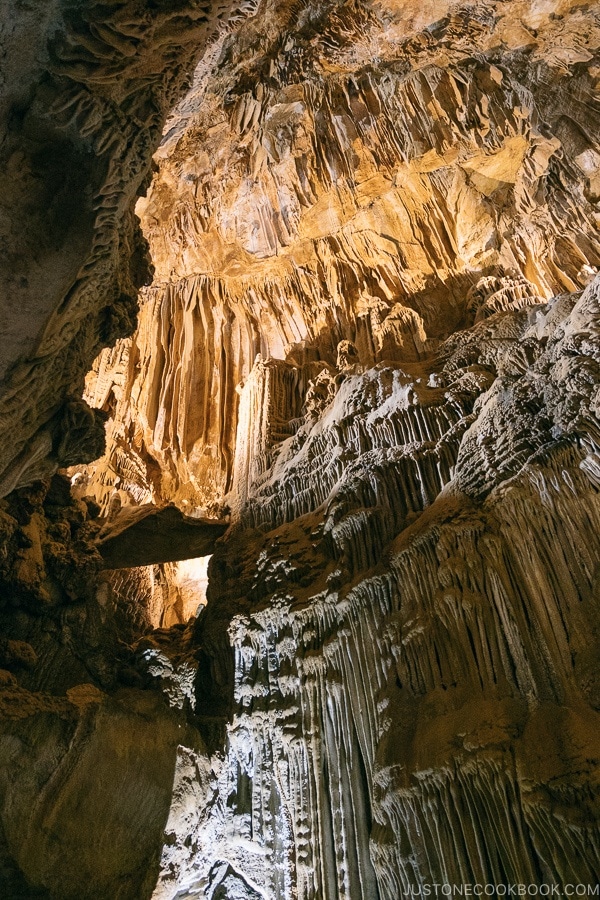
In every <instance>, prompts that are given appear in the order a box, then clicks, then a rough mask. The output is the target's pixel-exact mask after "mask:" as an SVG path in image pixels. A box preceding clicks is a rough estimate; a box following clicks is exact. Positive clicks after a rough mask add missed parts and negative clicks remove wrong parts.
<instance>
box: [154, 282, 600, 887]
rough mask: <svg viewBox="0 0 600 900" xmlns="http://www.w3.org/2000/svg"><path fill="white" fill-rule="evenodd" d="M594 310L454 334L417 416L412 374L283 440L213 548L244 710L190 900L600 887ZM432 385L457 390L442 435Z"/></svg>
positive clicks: (212, 623) (450, 392) (382, 378)
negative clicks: (418, 434)
mask: <svg viewBox="0 0 600 900" xmlns="http://www.w3.org/2000/svg"><path fill="white" fill-rule="evenodd" d="M599 299H600V280H597V281H596V282H595V283H594V285H593V286H592V287H590V288H588V289H587V290H586V291H585V292H584V293H583V294H582V295H581V297H580V298H579V299H577V296H566V295H564V296H562V297H558V298H556V299H554V300H553V301H551V303H550V304H548V305H544V304H537V305H533V306H531V307H530V309H528V310H523V311H520V310H519V311H515V312H510V311H509V312H504V313H499V314H495V315H493V316H491V317H489V318H488V319H486V320H485V322H483V323H481V324H479V325H476V326H475V327H474V328H472V329H471V330H470V331H466V332H460V333H457V334H456V335H455V336H453V337H452V338H450V339H449V340H448V341H447V342H445V343H444V344H443V345H442V346H441V347H440V349H439V352H438V354H437V355H436V356H435V357H433V358H431V359H430V360H429V361H428V363H427V365H426V366H423V367H422V368H421V369H420V371H419V376H420V377H419V379H418V380H417V379H415V378H414V376H413V395H412V397H411V403H410V405H409V404H407V403H406V396H407V394H408V393H409V391H407V389H406V386H404V385H402V386H401V380H400V378H399V377H398V375H399V370H398V369H395V370H393V372H390V370H389V369H387V368H386V367H382V366H380V367H376V368H375V369H373V370H368V371H367V372H365V373H363V374H362V375H354V376H351V377H349V378H347V379H346V380H345V381H344V382H343V383H342V385H341V386H340V388H339V391H338V393H337V395H336V398H335V400H334V401H333V402H332V403H331V404H330V405H329V407H328V408H327V410H326V411H325V414H324V415H323V417H322V418H321V419H320V420H319V421H318V422H317V423H316V424H313V425H312V426H311V428H310V430H309V432H308V436H307V437H306V438H305V440H304V441H303V442H302V443H301V446H300V447H298V435H296V436H294V437H290V438H288V439H287V440H286V441H284V443H283V446H282V447H281V450H280V453H279V455H278V459H277V461H276V463H275V464H274V465H272V466H271V468H270V469H269V472H268V474H269V475H270V482H271V484H270V487H271V488H272V493H271V491H269V492H268V493H267V497H266V498H265V496H264V495H263V494H262V493H261V490H260V489H259V490H256V489H255V491H254V496H253V497H252V498H251V499H250V500H249V501H248V504H247V508H246V509H247V512H246V514H245V515H249V514H250V511H253V520H252V521H253V522H254V527H253V528H249V526H248V525H247V524H245V522H244V518H243V519H242V523H241V524H240V526H239V528H238V530H237V531H234V532H232V534H231V536H230V538H229V541H228V542H226V543H225V544H224V545H223V546H222V547H221V548H219V549H218V550H217V553H216V555H215V557H214V560H213V565H212V576H211V581H210V586H209V604H208V608H207V614H206V617H205V619H204V623H203V633H204V638H205V646H206V647H207V648H210V647H211V646H212V647H213V654H214V655H215V665H217V664H218V665H220V666H222V661H221V662H220V663H217V661H218V660H222V656H223V653H224V648H223V645H222V641H220V640H219V635H220V634H222V629H223V624H224V622H229V635H230V641H231V645H232V648H233V654H234V658H233V660H232V661H231V663H230V666H231V668H230V677H231V679H232V681H233V685H232V686H233V700H232V707H231V709H232V720H231V724H230V725H229V726H228V744H227V754H226V757H225V760H224V762H223V764H222V766H221V769H220V773H219V774H218V778H217V785H218V792H217V793H216V795H215V796H214V800H213V804H212V805H211V807H209V812H210V815H209V816H208V819H207V822H206V824H205V825H204V826H203V827H201V828H200V829H199V833H198V837H197V848H198V849H197V850H196V851H195V853H194V854H189V855H188V856H187V859H186V854H185V852H184V851H182V854H181V855H182V857H183V859H184V861H185V862H184V865H183V867H182V870H183V874H182V873H181V872H180V873H179V879H180V883H181V882H182V881H183V879H184V878H185V879H186V880H185V881H184V883H186V884H187V890H188V892H189V893H184V896H193V895H194V891H195V890H197V889H202V890H204V891H206V892H207V895H209V896H210V893H211V891H215V890H217V886H218V885H221V888H220V889H221V890H222V892H223V893H224V896H227V897H238V896H255V895H256V896H268V897H274V898H275V897H277V898H284V897H289V896H295V895H296V894H297V896H299V897H305V898H316V897H334V896H338V897H347V898H352V900H354V898H356V897H365V898H367V897H368V898H372V897H380V898H390V900H392V898H398V897H402V896H404V895H406V893H407V892H408V891H409V890H411V889H412V890H414V891H418V890H420V888H421V886H422V885H423V884H433V883H448V884H455V885H461V884H465V883H467V884H473V883H476V882H479V883H483V884H485V883H490V884H507V883H514V882H516V883H525V884H537V885H539V884H543V883H559V884H566V883H586V884H590V885H593V884H595V883H596V879H597V876H598V871H599V866H600V831H599V828H598V822H599V817H598V812H599V810H598V785H597V780H596V772H597V768H596V760H597V759H598V753H599V751H600V747H599V746H598V733H599V731H598V720H597V719H598V704H599V694H598V678H597V673H596V668H597V654H598V624H599V623H598V614H597V599H596V595H597V589H598V586H597V562H596V561H597V554H598V539H597V534H598V531H597V529H598V516H599V514H600V506H599V503H598V485H599V482H598V478H597V474H596V473H595V471H594V470H593V465H594V463H593V460H594V459H595V454H596V449H595V448H596V447H597V444H596V435H597V430H596V429H597V426H596V425H595V424H594V422H595V415H596V414H595V413H594V412H593V410H595V409H597V406H596V404H597V401H598V380H597V376H596V375H594V376H592V375H591V373H592V372H595V373H597V371H598V364H599V362H600V358H599V356H598V351H599V347H598V343H597V324H596V323H597V315H598V312H599V308H598V303H599ZM576 347H577V348H578V349H577V350H575V348H576ZM403 368H405V367H403ZM499 369H500V370H501V374H500V372H499V371H498V370H499ZM567 369H568V370H569V371H571V372H572V373H575V372H577V373H578V374H577V375H574V380H573V381H572V382H570V384H571V385H572V390H571V393H570V395H569V399H568V400H566V406H561V403H560V402H558V398H557V394H556V391H558V392H559V393H561V395H562V396H564V395H563V394H562V391H563V390H564V379H565V377H566V375H565V372H566V370H567ZM482 373H484V377H483V378H482ZM392 374H393V375H395V376H396V379H395V384H394V379H393V378H392V377H391V376H392ZM424 375H426V376H428V377H427V381H428V382H429V383H436V384H438V385H439V384H445V385H446V387H445V389H444V393H445V394H446V402H447V403H448V400H449V399H451V398H453V396H454V395H455V392H456V391H457V386H458V385H459V384H462V387H463V391H464V393H465V394H466V395H467V396H466V397H464V398H463V402H464V403H465V406H466V409H463V410H461V412H462V413H463V414H462V416H460V413H459V412H458V413H457V414H456V415H455V417H454V419H450V420H448V419H449V417H448V418H446V419H443V418H441V417H439V418H438V425H437V427H438V429H439V432H438V433H437V434H436V433H435V431H434V428H435V426H434V425H433V424H432V422H435V421H436V420H435V418H434V417H433V415H432V414H431V411H432V410H433V411H434V412H435V410H436V406H435V403H433V404H431V405H429V406H428V405H425V403H426V401H425V403H424V400H425V397H426V395H427V392H428V391H429V392H431V393H433V394H434V396H435V395H436V394H437V399H439V397H440V394H441V393H442V390H441V389H440V388H439V387H428V388H425V389H424V388H422V387H421V385H422V383H423V381H424V380H425V379H424V378H423V376H424ZM402 380H404V381H405V382H409V376H408V374H407V373H406V372H403V376H402ZM419 381H421V385H420V384H419ZM353 383H354V384H353ZM374 385H376V387H377V389H378V391H379V395H378V394H377V393H376V390H375V389H374ZM534 385H535V387H534ZM467 386H468V387H467ZM402 388H404V389H402ZM465 388H467V390H465ZM469 388H470V391H469V390H468V389H469ZM419 391H421V395H419ZM469 393H470V394H471V396H470V399H467V397H468V394H469ZM525 397H527V402H525V400H524V398H525ZM358 398H360V412H357V409H356V407H354V408H353V407H352V405H351V404H352V399H354V403H355V404H357V405H358ZM565 399H566V398H565ZM465 401H466V402H465ZM371 405H372V406H373V407H374V411H372V410H371V409H370V406H371ZM384 405H385V410H386V415H385V418H384V417H382V416H381V414H380V413H379V410H380V409H381V407H382V406H384ZM567 407H568V409H567ZM374 413H375V414H374ZM363 417H364V418H363ZM415 419H416V421H418V422H419V423H420V425H421V427H422V428H423V430H425V429H427V435H426V439H425V440H421V441H418V440H415V439H414V435H413V434H411V433H410V432H409V439H407V437H405V436H404V435H405V434H406V431H405V432H404V433H403V431H402V429H401V428H400V427H399V422H403V425H404V428H405V429H406V430H407V431H408V429H409V428H411V425H412V428H414V427H415V426H414V421H415ZM500 420H501V423H502V427H500V425H499V422H500ZM384 422H385V423H387V427H386V430H385V431H382V429H383V423H384ZM354 433H359V434H360V435H361V438H362V442H361V445H360V447H359V449H355V450H354V453H352V452H351V450H352V448H356V445H355V444H354V442H353V434H354ZM324 435H325V436H329V435H331V438H330V440H332V439H333V435H335V436H336V437H337V440H338V441H339V443H338V445H337V446H338V447H340V448H344V450H346V448H348V452H347V453H346V455H345V458H344V456H341V455H340V458H336V453H335V450H332V448H331V446H328V445H327V443H325V444H323V443H320V444H317V446H318V447H319V449H320V452H319V451H316V452H315V451H314V445H315V443H316V442H317V440H318V441H323V439H324ZM450 435H452V439H450ZM323 447H325V449H323ZM442 448H443V452H442ZM313 452H315V455H314V456H313V455H312V453H313ZM325 459H326V460H328V461H332V460H333V461H335V462H334V463H331V464H332V465H333V466H334V469H335V473H336V478H335V486H334V488H333V489H331V488H330V487H329V483H328V482H327V480H326V478H327V474H325V473H324V469H325V466H324V464H323V460H325ZM295 467H297V469H299V470H300V471H301V472H302V476H301V478H302V480H303V484H304V486H305V490H304V493H303V494H299V492H297V491H294V489H293V487H292V488H291V489H290V491H289V493H287V491H286V486H287V484H288V483H289V479H292V485H293V479H294V477H295V476H294V472H295V470H296V469H295ZM266 483H267V484H268V483H269V482H268V481H267V482H266ZM294 500H297V502H298V503H299V504H300V505H301V508H298V507H296V506H294V504H293V501H294ZM265 507H266V508H267V509H268V510H269V515H268V516H267V515H265V512H264V511H265ZM256 524H259V525H260V528H259V529H258V530H257V529H256ZM236 610H237V612H236ZM232 612H233V615H232ZM223 698H224V701H226V696H225V695H223ZM230 702H231V701H230ZM223 821H225V823H227V824H225V825H224V824H223ZM240 837H242V838H243V840H241V839H240ZM265 856H266V859H267V860H268V863H267V864H265ZM228 867H230V868H228ZM231 872H233V873H237V874H236V875H235V877H234V875H231ZM228 873H229V874H228ZM164 877H166V876H164ZM236 879H237V880H236ZM244 891H245V893H244ZM253 891H254V892H255V893H253ZM169 896H172V895H169Z"/></svg>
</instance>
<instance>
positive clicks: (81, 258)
mask: <svg viewBox="0 0 600 900" xmlns="http://www.w3.org/2000/svg"><path fill="white" fill-rule="evenodd" d="M239 11H240V10H236V11H235V12H236V13H238V12H239ZM229 12H230V8H229V6H228V5H223V4H221V5H219V4H215V5H211V4H210V3H209V2H197V0H194V2H190V3H186V2H176V3H172V2H162V0H157V2H154V3H151V4H146V3H144V2H139V0H129V2H109V3H97V2H93V0H90V2H84V3H77V2H71V0H52V2H26V3H24V2H20V0H6V2H5V3H3V5H2V32H1V38H2V58H3V65H2V69H3V77H2V84H1V87H0V122H1V123H2V145H1V151H0V152H1V166H0V170H1V172H2V175H1V179H2V184H1V191H0V193H1V196H2V200H1V201H0V204H1V211H0V216H1V222H0V229H1V230H0V234H1V235H2V261H1V265H2V270H1V272H0V283H1V285H2V292H3V298H2V315H3V331H2V347H1V351H0V354H1V355H0V379H1V381H0V423H1V426H0V436H1V440H0V472H1V475H0V493H1V495H2V496H4V495H5V494H7V493H8V492H9V491H10V490H12V489H13V488H15V487H17V486H19V485H22V484H27V483H32V482H33V481H35V479H36V478H39V477H43V476H45V475H48V474H52V473H53V472H54V471H56V468H57V467H58V466H67V465H70V464H72V463H74V462H81V461H91V460H92V459H94V458H96V457H97V456H98V455H99V454H100V453H101V452H102V451H103V447H104V428H103V425H104V419H103V417H102V416H101V415H99V414H97V413H93V412H91V411H90V410H89V409H88V408H87V406H86V405H85V404H83V403H82V402H81V394H82V391H83V379H84V376H85V373H86V372H87V370H88V369H89V367H90V365H91V363H92V361H93V359H94V357H95V356H96V355H97V354H98V352H99V351H100V350H101V349H102V347H105V346H109V345H111V344H113V343H114V342H115V340H116V339H117V338H122V337H124V336H126V335H129V334H131V333H132V331H133V330H134V328H135V325H136V315H137V292H138V289H139V288H140V287H141V286H142V285H143V284H147V283H148V282H149V281H150V280H151V275H152V270H151V264H150V260H149V257H148V252H147V242H146V240H145V239H144V237H143V236H142V234H141V231H140V228H139V223H138V220H137V218H136V216H135V214H134V211H133V205H134V203H135V200H136V198H137V196H138V195H139V194H140V193H143V192H144V191H145V189H146V187H147V183H148V182H147V175H148V171H149V168H150V165H151V157H152V154H153V153H154V151H155V150H156V148H157V146H158V143H159V141H160V138H161V133H162V129H163V125H164V120H165V117H166V115H167V113H168V112H169V111H170V110H171V108H172V107H173V106H174V104H175V103H176V102H177V100H178V99H179V97H180V96H181V93H182V91H183V90H184V89H185V87H186V84H187V83H188V80H189V79H190V77H191V76H192V73H193V70H194V64H195V62H196V60H197V59H198V57H199V55H200V54H201V52H202V50H203V49H204V47H205V46H206V44H207V42H208V40H209V39H211V38H214V35H215V33H216V32H217V31H218V28H219V26H220V21H219V20H220V19H226V18H227V17H228V15H229Z"/></svg>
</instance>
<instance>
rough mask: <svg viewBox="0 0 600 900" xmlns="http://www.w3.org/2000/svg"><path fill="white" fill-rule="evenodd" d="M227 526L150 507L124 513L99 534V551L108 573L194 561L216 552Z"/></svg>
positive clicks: (169, 509)
mask: <svg viewBox="0 0 600 900" xmlns="http://www.w3.org/2000/svg"><path fill="white" fill-rule="evenodd" d="M228 527H229V524H228V523H227V522H218V521H216V520H214V519H193V518H190V517H189V516H184V515H183V513H181V512H180V511H179V510H178V509H177V507H175V506H166V507H164V508H163V509H157V507H156V506H154V505H153V504H151V503H148V504H144V506H136V507H132V508H130V509H124V510H121V512H120V513H119V514H118V516H117V517H116V518H115V519H114V520H113V521H112V522H110V523H109V524H107V525H106V526H105V527H104V528H103V529H102V531H101V532H100V537H99V540H98V545H97V546H98V550H99V552H100V555H101V556H102V559H103V560H104V567H105V568H106V569H129V568H131V567H133V566H152V565H156V564H157V563H165V562H176V561H177V560H181V559H195V558H196V557H198V556H209V555H210V554H211V553H213V552H214V549H215V541H216V540H217V538H220V537H221V535H223V534H225V532H226V531H227V529H228Z"/></svg>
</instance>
